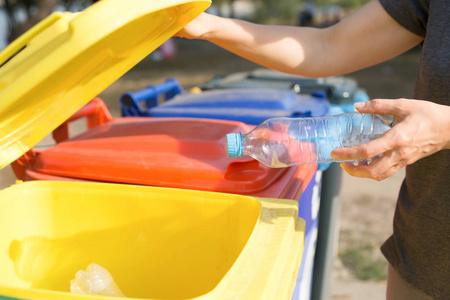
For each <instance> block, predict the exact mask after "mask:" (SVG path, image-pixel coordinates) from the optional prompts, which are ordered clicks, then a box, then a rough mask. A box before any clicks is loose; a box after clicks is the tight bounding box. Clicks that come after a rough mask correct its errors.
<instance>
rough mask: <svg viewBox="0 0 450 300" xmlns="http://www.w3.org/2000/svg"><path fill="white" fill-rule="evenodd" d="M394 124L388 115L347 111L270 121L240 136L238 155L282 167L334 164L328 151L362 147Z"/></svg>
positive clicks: (393, 119)
mask: <svg viewBox="0 0 450 300" xmlns="http://www.w3.org/2000/svg"><path fill="white" fill-rule="evenodd" d="M394 123H395V118H394V117H393V116H391V115H372V114H361V113H358V112H351V113H345V114H339V115H333V116H324V117H314V118H272V119H268V120H266V121H264V122H263V123H261V124H260V125H258V126H257V127H256V128H254V129H253V130H252V131H251V132H249V133H248V134H243V135H242V154H243V155H250V156H252V157H253V158H255V159H257V160H258V161H260V162H262V163H263V164H265V165H267V166H270V167H274V168H282V167H287V166H291V165H297V164H307V163H322V162H336V161H337V160H334V159H332V158H331V157H330V153H331V151H333V150H334V149H338V148H348V147H353V146H357V145H361V144H365V143H367V142H369V141H371V140H374V139H376V138H378V137H380V136H382V135H383V134H384V133H385V132H386V131H388V130H389V129H390V128H392V126H393V125H394Z"/></svg>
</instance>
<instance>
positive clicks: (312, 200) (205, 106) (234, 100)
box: [120, 79, 329, 299]
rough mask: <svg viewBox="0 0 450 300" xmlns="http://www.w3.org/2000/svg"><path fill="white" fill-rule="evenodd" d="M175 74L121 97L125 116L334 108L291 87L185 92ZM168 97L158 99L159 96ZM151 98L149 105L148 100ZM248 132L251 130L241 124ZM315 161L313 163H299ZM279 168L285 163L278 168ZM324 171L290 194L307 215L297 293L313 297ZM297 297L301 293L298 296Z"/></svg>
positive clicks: (259, 114) (219, 115) (223, 116)
mask: <svg viewBox="0 0 450 300" xmlns="http://www.w3.org/2000/svg"><path fill="white" fill-rule="evenodd" d="M182 91H183V89H182V88H181V86H180V85H179V83H178V82H177V81H176V80H175V79H169V80H167V81H166V82H164V83H162V84H160V85H156V86H151V87H148V88H147V89H145V90H142V91H137V92H134V93H131V92H130V93H126V94H125V95H123V96H122V97H121V99H120V102H121V108H122V113H123V116H141V117H142V116H146V117H152V118H150V119H155V118H167V117H172V118H182V117H184V118H186V117H195V118H205V120H206V119H208V120H236V121H241V122H244V123H246V124H251V125H257V124H259V123H261V122H262V121H264V120H265V119H268V118H270V117H274V116H277V117H316V116H324V115H326V114H328V110H329V102H328V101H327V100H326V99H325V98H323V97H314V96H310V95H299V94H296V93H294V92H292V91H289V90H283V89H273V88H262V89H255V88H249V89H228V90H209V91H204V92H201V93H188V92H186V93H183V92H182ZM161 98H164V99H165V100H167V101H166V102H163V103H162V104H161V105H158V103H159V100H160V99H161ZM142 104H145V105H142ZM241 132H248V130H241ZM308 166H309V167H311V166H312V165H302V166H295V167H293V168H298V167H308ZM275 170H279V169H275ZM321 176H322V173H321V172H320V171H319V172H316V173H315V174H314V176H310V177H309V178H303V180H302V181H303V182H304V187H306V189H305V190H304V191H303V193H301V195H300V191H299V189H298V187H297V188H295V189H296V190H297V196H299V195H300V197H294V198H290V199H295V200H298V201H299V216H300V217H301V218H302V219H304V220H305V221H306V228H305V251H304V252H303V258H302V261H303V263H302V265H301V267H300V271H299V275H298V279H297V284H296V286H297V291H296V292H297V294H300V293H302V294H303V295H304V296H302V298H303V299H309V292H308V291H310V286H311V281H312V276H313V265H314V263H313V261H314V257H315V244H316V237H317V233H318V222H319V220H318V212H319V206H320V194H319V192H320V187H321ZM294 299H295V297H294Z"/></svg>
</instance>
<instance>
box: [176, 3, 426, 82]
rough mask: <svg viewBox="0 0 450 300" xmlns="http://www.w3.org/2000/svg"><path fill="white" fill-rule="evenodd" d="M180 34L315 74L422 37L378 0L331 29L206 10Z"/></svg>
mask: <svg viewBox="0 0 450 300" xmlns="http://www.w3.org/2000/svg"><path fill="white" fill-rule="evenodd" d="M387 32H388V34H387ZM180 36H184V37H188V38H201V39H205V40H208V41H210V42H213V43H215V44H217V45H219V46H220V47H223V48H225V49H227V50H229V51H231V52H233V53H235V54H237V55H239V56H242V57H244V58H246V59H248V60H251V61H253V62H255V63H258V64H260V65H263V66H266V67H268V68H271V69H275V70H278V71H281V72H286V73H292V74H298V75H303V76H310V77H326V76H333V75H341V74H345V73H349V72H352V71H355V70H358V69H361V68H364V67H367V66H370V65H373V64H376V63H379V62H381V61H384V60H387V59H389V58H392V57H394V56H396V55H398V54H400V53H402V52H404V51H406V50H408V49H410V48H411V47H413V46H414V45H417V44H418V43H419V42H420V41H421V40H422V38H421V37H419V36H416V35H414V34H413V33H411V32H409V31H408V30H406V29H405V28H403V27H401V26H400V25H399V24H397V23H396V22H395V21H394V20H393V19H392V18H391V17H390V16H389V15H388V14H387V13H386V11H384V9H383V8H382V7H381V4H380V3H379V2H378V1H377V0H373V1H371V2H370V3H368V4H367V5H366V6H364V7H363V8H361V9H359V10H358V11H357V12H356V13H354V14H352V15H350V16H348V17H347V18H344V19H343V20H342V21H341V22H339V23H338V24H337V25H335V26H332V27H329V28H326V29H317V28H305V27H292V26H268V25H258V24H253V23H249V22H245V21H241V20H233V19H226V18H221V17H217V16H212V15H208V14H202V15H201V16H200V17H199V18H198V20H196V22H194V24H192V25H191V26H189V25H188V29H187V30H184V31H183V32H182V34H181V35H180Z"/></svg>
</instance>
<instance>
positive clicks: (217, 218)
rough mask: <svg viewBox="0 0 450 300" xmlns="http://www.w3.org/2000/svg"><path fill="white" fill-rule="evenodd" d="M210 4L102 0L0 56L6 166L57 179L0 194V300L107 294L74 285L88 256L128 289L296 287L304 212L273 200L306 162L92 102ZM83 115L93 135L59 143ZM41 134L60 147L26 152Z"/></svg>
mask: <svg viewBox="0 0 450 300" xmlns="http://www.w3.org/2000/svg"><path fill="white" fill-rule="evenodd" d="M209 4H210V1H203V0H189V1H186V0H167V1H145V0H144V1H143V0H129V1H121V0H103V1H100V2H97V3H96V4H94V5H93V6H91V7H89V8H88V9H87V10H85V11H83V12H82V13H77V14H71V13H56V14H53V15H52V16H50V17H48V18H47V19H45V20H44V21H42V22H41V23H39V24H38V25H37V26H36V27H34V28H33V29H32V30H30V31H29V32H27V33H26V34H25V35H24V36H22V37H20V38H19V39H18V40H17V41H15V42H14V43H12V44H11V45H10V46H9V47H7V48H6V49H5V50H4V51H3V52H1V53H0V98H1V99H2V101H1V102H0V133H1V134H0V167H1V168H3V167H5V166H7V165H9V164H10V163H12V162H14V161H15V160H16V161H15V162H14V163H13V168H14V171H15V172H16V174H17V176H18V177H19V178H21V179H23V180H32V179H54V180H50V181H49V180H46V181H41V180H38V181H32V182H25V183H18V184H16V185H14V186H12V187H9V188H6V189H4V190H2V191H0V230H1V234H0V266H1V268H0V298H1V299H8V300H9V299H33V300H56V299H58V300H64V299H67V300H69V299H114V298H112V297H109V296H93V295H90V296H80V295H77V294H72V293H70V292H69V287H70V280H71V279H72V278H74V277H75V273H76V272H77V271H78V270H81V269H85V268H86V267H87V265H89V264H91V263H97V264H100V265H102V266H103V267H105V268H106V269H107V270H109V271H110V273H111V274H112V276H113V278H114V279H115V281H116V283H117V285H118V286H119V288H120V289H121V290H122V292H123V293H124V294H125V295H126V296H127V297H130V298H139V299H289V298H291V295H292V293H293V289H294V287H295V278H296V276H297V273H298V268H299V266H300V260H301V255H302V252H303V245H304V232H305V222H304V221H303V220H302V219H301V218H299V217H298V203H297V202H296V201H292V200H283V199H273V198H294V199H295V198H297V197H298V196H299V194H300V193H301V192H303V190H304V189H305V185H306V183H305V182H306V181H308V180H310V178H311V177H313V175H314V172H315V170H316V166H314V165H312V166H306V167H297V168H290V169H284V170H272V169H268V168H266V167H264V166H262V165H260V164H259V163H257V162H256V161H254V160H250V159H245V158H244V159H236V160H232V159H229V158H227V157H226V155H225V148H224V140H223V139H224V136H225V133H228V132H233V131H247V130H249V129H251V126H250V125H247V124H244V123H240V122H235V121H219V120H208V121H205V120H199V119H181V118H165V119H164V118H160V119H149V118H141V119H130V118H128V119H113V118H111V116H110V114H109V112H108V111H107V109H106V108H105V106H104V104H103V102H102V101H101V100H99V99H94V100H92V101H91V102H89V101H90V100H91V99H93V98H94V97H95V96H96V95H97V94H98V93H99V92H100V91H102V90H103V89H104V88H106V87H107V86H108V85H110V84H111V83H112V82H114V81H115V80H116V79H117V78H119V77H120V76H121V75H123V74H124V73H125V72H126V71H127V70H129V69H130V68H131V67H133V66H134V65H135V64H136V63H138V62H139V61H140V60H141V59H143V58H144V57H146V56H147V55H148V54H149V53H151V52H152V51H153V50H154V49H156V48H157V47H158V46H159V45H160V44H161V43H163V42H164V41H165V40H167V39H168V38H170V37H171V36H172V35H174V34H175V33H176V32H177V31H179V30H180V29H181V28H182V27H183V26H184V25H185V24H187V23H188V22H189V21H190V20H192V19H193V18H195V17H196V16H197V15H198V14H200V13H201V12H202V11H203V10H205V9H206V8H207V6H208V5H209ZM88 102H89V103H88ZM80 108H81V110H80ZM81 117H86V118H87V123H88V128H89V130H87V131H86V132H85V133H83V134H81V135H80V136H77V137H74V138H69V137H68V124H69V123H70V122H71V121H73V120H75V119H77V118H81ZM51 132H54V137H55V140H56V141H57V144H56V146H55V147H51V148H49V149H47V150H44V151H41V152H38V151H34V150H33V148H32V147H33V146H34V145H35V144H36V143H37V142H39V141H40V140H42V138H44V137H45V136H46V135H47V134H49V133H51ZM83 181H91V182H83ZM100 181H101V182H100ZM107 182H109V183H107ZM111 182H113V183H111ZM125 183H127V184H125ZM131 183H133V184H131ZM145 185H152V187H150V186H145ZM188 188H189V189H188ZM194 189H198V190H199V191H195V190H194ZM237 189H238V190H239V191H242V192H239V195H236V194H232V193H231V192H235V191H236V190H237ZM217 191H220V193H219V192H217ZM241 194H246V195H241ZM259 196H264V197H266V198H261V197H259ZM267 197H273V198H267Z"/></svg>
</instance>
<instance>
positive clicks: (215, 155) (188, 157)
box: [12, 98, 317, 200]
mask: <svg viewBox="0 0 450 300" xmlns="http://www.w3.org/2000/svg"><path fill="white" fill-rule="evenodd" d="M80 118H86V119H87V128H88V129H87V131H86V132H84V133H82V134H80V135H78V136H75V137H73V138H69V132H68V128H69V123H70V122H72V121H75V120H77V119H80ZM253 127H254V126H253V125H248V124H244V123H242V122H237V121H225V120H215V119H195V118H148V117H142V118H136V117H134V118H112V117H111V115H110V113H109V111H108V109H107V108H106V106H105V104H104V103H103V101H102V100H101V99H99V98H95V99H93V100H92V101H91V102H89V103H88V104H87V105H85V106H84V107H83V108H82V109H80V110H79V111H78V112H77V113H76V114H75V115H73V116H72V117H71V118H69V119H68V120H67V121H66V122H65V123H63V124H62V125H61V126H59V127H58V128H57V129H56V130H55V131H54V132H53V137H54V139H55V141H56V145H55V146H53V147H50V148H48V149H46V150H44V151H36V150H34V149H32V150H30V151H29V152H28V153H26V154H25V155H24V156H22V157H21V158H19V159H18V160H17V161H15V162H14V163H13V164H12V167H13V170H14V172H15V174H16V176H17V177H18V178H19V179H21V180H71V181H102V182H116V183H128V184H140V185H150V186H160V187H172V188H183V189H194V190H203V191H215V192H223V193H233V194H246V195H252V196H258V197H268V198H282V199H293V200H298V199H299V198H300V195H301V193H302V192H303V190H304V189H305V188H306V186H307V185H308V183H309V182H310V180H311V178H312V177H313V176H314V174H315V172H316V170H317V165H316V164H311V165H300V166H293V167H289V168H282V169H273V168H269V167H267V166H265V165H263V164H261V163H259V162H258V161H256V160H254V159H253V158H249V157H244V158H228V157H227V155H226V148H225V147H226V146H225V144H226V143H225V136H226V134H227V133H230V132H248V131H250V130H251V129H252V128H253Z"/></svg>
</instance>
